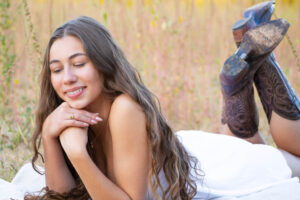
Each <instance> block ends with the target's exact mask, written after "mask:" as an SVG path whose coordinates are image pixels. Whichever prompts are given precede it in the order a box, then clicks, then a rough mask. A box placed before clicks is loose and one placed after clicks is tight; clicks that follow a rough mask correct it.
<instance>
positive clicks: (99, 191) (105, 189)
mask: <svg viewBox="0 0 300 200" xmlns="http://www.w3.org/2000/svg"><path fill="white" fill-rule="evenodd" d="M69 159H70V160H71V162H72V164H73V166H74V167H75V169H76V171H77V173H78V174H79V176H80V178H81V180H82V181H83V184H84V185H85V187H86V189H87V190H88V192H89V194H90V196H91V197H92V199H111V200H114V199H118V200H120V199H131V198H130V197H129V196H128V195H127V193H126V192H124V191H123V190H122V189H121V188H120V187H118V186H117V185H115V184H114V183H113V182H112V181H111V180H109V179H108V178H107V177H106V176H105V175H104V174H103V173H102V172H101V171H100V169H99V168H98V167H97V166H96V165H95V164H94V162H93V161H92V160H91V158H90V157H89V155H88V153H87V152H83V153H82V155H80V156H77V157H76V158H75V157H73V158H72V156H70V157H69Z"/></svg>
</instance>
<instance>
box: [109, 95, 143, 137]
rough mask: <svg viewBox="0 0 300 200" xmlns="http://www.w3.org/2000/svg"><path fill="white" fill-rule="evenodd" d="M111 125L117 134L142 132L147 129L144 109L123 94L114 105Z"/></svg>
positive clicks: (111, 113) (111, 112) (110, 119)
mask: <svg viewBox="0 0 300 200" xmlns="http://www.w3.org/2000/svg"><path fill="white" fill-rule="evenodd" d="M109 124H110V128H111V129H112V131H113V132H117V134H118V133H120V132H125V131H126V130H130V129H137V130H141V129H143V127H144V128H146V117H145V113H144V111H143V109H142V107H141V106H140V105H139V104H138V103H137V102H136V101H135V100H134V99H132V98H131V97H130V96H128V95H126V94H122V95H120V96H118V97H117V98H116V99H115V100H114V102H113V103H112V106H111V110H110V116H109ZM122 130H123V131H122ZM120 134H121V133H120Z"/></svg>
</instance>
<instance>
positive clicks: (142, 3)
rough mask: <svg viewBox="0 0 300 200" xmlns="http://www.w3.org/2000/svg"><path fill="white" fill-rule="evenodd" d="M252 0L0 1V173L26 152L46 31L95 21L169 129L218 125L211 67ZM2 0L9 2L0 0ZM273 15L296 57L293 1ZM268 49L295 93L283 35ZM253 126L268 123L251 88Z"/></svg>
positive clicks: (297, 84) (9, 171)
mask: <svg viewBox="0 0 300 200" xmlns="http://www.w3.org/2000/svg"><path fill="white" fill-rule="evenodd" d="M258 2H261V1H254V0H243V1H240V0H136V1H134V0H124V1H122V0H99V1H92V0H86V1H83V0H73V1H71V0H65V1H59V0H27V1H26V0H22V1H17V0H15V1H8V0H0V9H1V10H0V12H1V13H0V14H1V22H0V41H1V42H0V43H1V44H0V45H1V46H0V70H1V71H0V178H4V179H5V180H8V181H10V180H11V179H12V178H13V177H14V175H15V173H16V172H17V170H18V169H19V168H20V166H22V165H23V164H24V163H26V162H29V161H30V159H31V156H32V152H31V149H30V136H31V133H32V132H33V128H34V111H35V108H36V105H37V97H38V91H39V83H38V76H39V71H40V69H41V60H42V54H43V51H44V49H45V46H46V44H47V42H48V39H49V37H50V35H51V33H52V31H53V30H54V29H55V28H56V27H57V26H59V25H61V24H62V23H63V22H65V21H67V20H69V19H72V18H75V17H77V16H81V15H87V16H91V17H94V18H95V19H97V20H99V21H100V22H101V23H103V24H104V25H105V26H106V27H107V28H108V29H109V30H110V31H111V33H112V35H113V36H114V38H115V39H116V41H117V42H118V43H119V44H120V46H121V47H122V48H123V50H124V51H125V53H126V55H127V57H128V59H129V60H130V61H131V62H132V63H133V65H134V66H136V67H137V68H138V70H139V72H140V73H141V76H142V78H143V80H144V82H145V84H146V85H147V86H148V87H149V88H150V89H151V91H153V92H154V93H155V94H156V95H157V96H158V98H159V99H160V102H161V106H162V110H163V112H164V113H165V115H166V116H167V118H168V120H169V121H170V123H171V124H172V126H173V127H174V129H175V130H181V129H202V130H206V131H211V132H219V131H220V130H221V125H220V114H221V101H222V97H221V93H220V87H219V80H218V74H219V71H220V69H221V67H222V64H223V62H224V61H225V59H226V58H227V57H228V56H229V55H231V54H233V53H234V52H235V50H236V47H235V44H234V41H233V37H232V34H231V26H232V25H233V24H234V22H235V21H237V20H238V19H240V18H241V17H242V13H243V10H244V9H246V8H247V7H249V6H250V5H252V4H254V3H258ZM7 3H10V4H7ZM275 13H276V15H277V16H278V17H281V18H285V19H287V20H288V21H289V22H290V23H291V27H290V29H289V32H288V35H289V37H290V40H291V41H292V43H293V47H294V49H295V51H296V52H298V53H297V55H298V57H299V56H300V55H299V53H300V45H299V43H300V3H299V1H296V0H295V1H292V0H287V1H283V0H281V1H276V11H275ZM275 55H276V57H277V59H278V61H279V63H280V64H281V66H282V68H283V70H284V72H285V74H286V75H287V77H288V79H289V80H290V81H291V84H292V85H293V87H294V89H295V90H296V92H298V93H300V79H299V75H300V74H299V70H300V66H299V64H297V59H296V58H295V56H294V55H293V51H292V48H291V47H290V45H289V42H288V40H287V39H284V40H283V42H282V43H281V44H280V46H279V47H278V48H277V49H276V50H275ZM256 100H257V106H258V109H259V111H260V112H259V114H260V127H259V130H260V131H261V132H262V133H263V135H264V137H265V138H266V140H267V142H268V143H269V144H271V145H272V144H273V143H272V140H271V138H270V136H269V135H268V124H267V121H266V117H265V115H264V113H263V111H262V106H261V104H260V102H259V99H258V97H257V95H256Z"/></svg>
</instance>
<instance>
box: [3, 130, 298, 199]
mask: <svg viewBox="0 0 300 200" xmlns="http://www.w3.org/2000/svg"><path fill="white" fill-rule="evenodd" d="M176 134H177V136H178V137H179V139H180V141H181V142H182V143H183V145H184V146H185V148H186V149H187V151H188V152H189V153H190V154H192V155H194V156H195V157H197V159H198V160H199V162H200V167H201V170H202V171H203V172H204V174H205V176H204V179H203V181H197V191H198V192H197V195H196V197H195V199H217V198H226V197H234V198H239V197H244V196H247V195H249V194H253V193H256V192H259V191H263V190H266V189H267V188H272V187H275V186H276V185H287V184H294V185H296V189H293V192H298V193H297V194H299V199H300V183H299V179H298V178H291V170H290V168H289V167H288V165H287V163H286V161H285V159H284V157H283V156H282V154H281V153H280V151H278V150H277V149H276V148H273V147H271V146H268V145H260V144H251V143H249V142H247V141H245V140H242V139H238V138H235V137H231V136H226V135H220V134H214V133H207V132H203V131H179V132H177V133H176ZM160 178H161V183H162V185H163V186H164V187H165V188H166V187H167V182H166V180H165V178H164V174H163V173H160ZM298 184H299V186H298ZM44 186H45V177H44V176H41V175H38V174H37V173H36V172H35V171H34V170H33V169H32V167H31V164H26V165H24V166H23V167H22V168H21V169H20V170H19V172H18V173H17V174H16V177H15V178H14V179H13V181H12V182H11V183H8V182H6V181H4V180H2V179H0V200H9V199H10V198H14V199H23V196H24V193H25V192H36V191H39V190H40V189H41V188H42V187H44ZM158 193H160V192H158ZM295 194H296V193H295ZM146 199H152V194H151V192H150V190H148V193H147V198H146ZM226 199H227V198H226ZM294 199H298V198H294Z"/></svg>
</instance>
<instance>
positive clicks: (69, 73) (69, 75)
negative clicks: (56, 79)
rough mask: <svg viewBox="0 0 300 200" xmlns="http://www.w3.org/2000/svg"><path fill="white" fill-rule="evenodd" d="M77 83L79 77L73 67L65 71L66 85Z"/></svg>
mask: <svg viewBox="0 0 300 200" xmlns="http://www.w3.org/2000/svg"><path fill="white" fill-rule="evenodd" d="M76 81H77V76H76V74H75V72H74V71H73V70H72V68H71V67H66V68H65V70H64V84H72V83H74V82H76Z"/></svg>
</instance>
